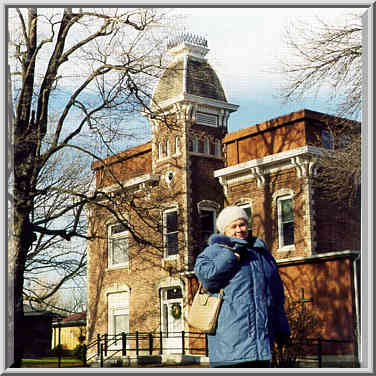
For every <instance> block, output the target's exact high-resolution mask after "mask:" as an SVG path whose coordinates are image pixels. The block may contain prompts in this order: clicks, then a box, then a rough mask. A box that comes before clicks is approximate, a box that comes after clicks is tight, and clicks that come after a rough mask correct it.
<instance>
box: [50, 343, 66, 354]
mask: <svg viewBox="0 0 376 376" xmlns="http://www.w3.org/2000/svg"><path fill="white" fill-rule="evenodd" d="M51 355H53V356H59V355H60V356H69V355H71V351H69V350H67V349H65V348H64V347H63V345H57V346H56V347H54V348H53V349H52V350H51Z"/></svg>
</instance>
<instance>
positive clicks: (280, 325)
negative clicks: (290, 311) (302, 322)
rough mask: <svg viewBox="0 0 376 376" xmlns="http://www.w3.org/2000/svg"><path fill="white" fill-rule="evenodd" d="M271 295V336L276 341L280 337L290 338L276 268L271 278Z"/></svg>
mask: <svg viewBox="0 0 376 376" xmlns="http://www.w3.org/2000/svg"><path fill="white" fill-rule="evenodd" d="M270 283H271V294H272V305H271V319H272V326H273V332H274V333H273V334H274V337H275V338H276V339H278V338H280V337H289V336H290V325H289V323H288V320H287V317H286V313H285V308H284V303H285V295H284V291H283V284H282V280H281V277H280V275H279V272H278V268H277V265H276V268H275V269H274V272H273V274H272V276H271V281H270Z"/></svg>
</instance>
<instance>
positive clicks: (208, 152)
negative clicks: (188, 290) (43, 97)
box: [150, 33, 238, 269]
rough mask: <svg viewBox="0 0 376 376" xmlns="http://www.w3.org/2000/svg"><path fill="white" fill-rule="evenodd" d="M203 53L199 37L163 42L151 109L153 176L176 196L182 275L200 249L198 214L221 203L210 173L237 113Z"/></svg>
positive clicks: (219, 161) (221, 164) (204, 43)
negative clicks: (163, 59)
mask: <svg viewBox="0 0 376 376" xmlns="http://www.w3.org/2000/svg"><path fill="white" fill-rule="evenodd" d="M208 51H209V49H208V43H207V41H206V40H205V39H204V38H202V37H199V36H196V35H194V34H190V33H182V34H179V35H177V36H175V37H173V38H172V39H171V40H170V41H169V42H168V53H169V54H170V56H172V58H173V59H172V62H171V63H170V65H169V66H168V67H167V68H166V70H165V71H164V72H163V74H162V76H161V78H160V80H159V82H158V84H157V86H156V88H155V90H154V93H153V98H152V104H151V108H152V110H153V114H152V116H150V119H151V122H152V125H153V126H152V153H153V157H152V160H153V173H154V174H158V175H160V176H162V177H164V179H162V181H163V180H164V182H165V184H166V185H167V187H168V189H170V190H174V191H175V193H177V194H180V200H179V202H178V203H177V204H178V208H179V216H181V219H182V223H183V225H184V226H185V229H184V234H185V239H184V244H185V245H186V247H187V251H188V252H184V254H185V255H186V259H185V261H184V264H185V266H186V267H188V269H191V267H192V265H191V263H192V260H193V259H194V255H195V254H196V252H197V251H198V249H199V247H200V246H201V244H202V239H201V240H200V239H196V238H195V234H197V233H199V231H197V230H198V229H196V226H197V224H198V223H200V213H201V212H202V210H201V208H205V209H208V208H212V209H218V208H219V206H220V205H222V203H223V192H222V189H221V186H220V185H219V183H218V181H216V179H215V178H214V171H215V170H217V169H219V168H223V167H224V159H223V153H222V139H223V137H224V136H225V134H226V133H227V128H228V119H229V115H230V113H231V112H234V111H236V110H237V108H238V106H237V105H234V104H230V103H228V102H227V99H226V95H225V92H224V90H223V87H222V85H221V82H220V80H219V78H218V76H217V74H216V72H215V70H214V69H213V68H212V67H211V65H210V64H209V63H208V61H207V59H206V58H205V56H206V54H207V53H208ZM213 197H216V198H217V200H216V202H213ZM167 205H171V203H169V204H166V206H167ZM201 214H202V213H201ZM213 226H214V222H213ZM213 230H214V227H213Z"/></svg>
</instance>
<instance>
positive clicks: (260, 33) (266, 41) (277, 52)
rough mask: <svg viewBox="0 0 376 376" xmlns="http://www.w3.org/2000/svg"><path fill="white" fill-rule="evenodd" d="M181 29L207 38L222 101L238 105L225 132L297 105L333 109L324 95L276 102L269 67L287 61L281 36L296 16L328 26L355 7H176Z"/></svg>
mask: <svg viewBox="0 0 376 376" xmlns="http://www.w3.org/2000/svg"><path fill="white" fill-rule="evenodd" d="M176 12H177V13H178V14H182V15H184V16H185V18H184V22H185V24H186V30H187V31H190V32H193V33H197V34H199V35H202V36H204V37H206V38H207V40H208V46H209V48H210V51H209V53H208V55H207V58H208V61H209V62H210V63H211V65H212V66H213V68H215V70H216V72H217V74H218V76H219V78H220V80H221V82H222V85H223V87H224V89H225V92H226V95H227V99H228V101H229V102H230V103H233V104H237V105H239V106H240V107H239V109H238V111H237V112H235V113H233V114H232V115H231V116H230V123H229V124H230V125H229V131H230V132H232V131H234V130H237V129H242V128H246V127H247V126H250V125H253V124H256V123H259V122H262V121H265V120H269V119H272V118H275V117H278V116H280V115H284V114H287V113H290V112H293V111H298V110H300V109H302V108H307V109H311V110H314V111H320V112H328V113H333V108H332V107H331V104H330V103H329V102H328V96H326V95H325V93H324V92H323V93H322V94H323V95H322V96H319V97H316V98H315V97H313V96H307V98H305V99H304V100H303V101H301V102H299V103H293V104H289V105H286V104H282V103H281V101H280V100H279V99H277V98H276V94H277V92H278V88H279V86H280V82H281V81H280V80H281V77H280V76H279V74H277V73H275V70H273V65H274V64H275V62H276V61H277V60H278V59H288V58H289V56H288V55H287V53H286V49H285V48H284V44H283V43H282V34H283V30H284V28H285V27H286V26H287V25H288V24H289V23H291V22H294V21H296V20H300V21H304V22H305V23H306V24H307V27H311V26H313V27H314V25H315V23H316V18H315V17H319V18H320V19H323V20H325V21H327V22H328V23H330V24H333V25H339V24H344V23H347V22H349V15H350V14H352V13H357V14H362V13H363V12H364V9H361V8H345V9H344V8H302V7H301V8H281V7H280V8H274V7H268V8H252V7H244V8H231V7H230V8H218V7H216V8H215V7H214V8H179V9H176Z"/></svg>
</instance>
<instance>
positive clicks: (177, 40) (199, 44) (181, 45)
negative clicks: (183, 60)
mask: <svg viewBox="0 0 376 376" xmlns="http://www.w3.org/2000/svg"><path fill="white" fill-rule="evenodd" d="M167 49H168V50H169V52H170V54H171V55H173V56H175V57H176V58H178V57H180V56H184V55H191V56H195V57H198V58H201V59H203V58H204V57H205V55H206V54H207V53H208V51H209V49H208V41H207V40H206V38H204V37H203V36H200V35H198V34H193V33H188V32H181V33H178V34H175V35H174V36H172V37H171V38H170V39H169V40H168V42H167Z"/></svg>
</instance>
